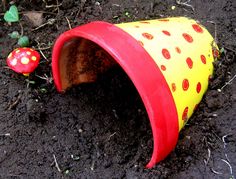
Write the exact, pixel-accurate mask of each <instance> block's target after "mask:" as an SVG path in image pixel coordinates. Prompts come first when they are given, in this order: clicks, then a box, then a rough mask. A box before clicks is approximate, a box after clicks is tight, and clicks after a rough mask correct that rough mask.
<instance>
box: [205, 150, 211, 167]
mask: <svg viewBox="0 0 236 179" xmlns="http://www.w3.org/2000/svg"><path fill="white" fill-rule="evenodd" d="M207 150H208V157H207V160H204V162H205V165H207V164H208V162H209V160H210V158H211V150H210V149H209V148H208V149H207Z"/></svg>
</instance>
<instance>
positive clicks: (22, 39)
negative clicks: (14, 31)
mask: <svg viewBox="0 0 236 179" xmlns="http://www.w3.org/2000/svg"><path fill="white" fill-rule="evenodd" d="M17 44H18V45H19V46H21V47H28V46H29V37H27V36H22V37H20V38H19V39H18V42H17Z"/></svg>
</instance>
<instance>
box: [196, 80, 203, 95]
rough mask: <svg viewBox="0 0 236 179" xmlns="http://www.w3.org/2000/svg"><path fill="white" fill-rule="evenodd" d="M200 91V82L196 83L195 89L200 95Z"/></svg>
mask: <svg viewBox="0 0 236 179" xmlns="http://www.w3.org/2000/svg"><path fill="white" fill-rule="evenodd" d="M201 89H202V85H201V83H200V82H198V83H197V88H196V90H197V93H200V92H201Z"/></svg>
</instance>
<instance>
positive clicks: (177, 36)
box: [52, 17, 218, 168]
mask: <svg viewBox="0 0 236 179" xmlns="http://www.w3.org/2000/svg"><path fill="white" fill-rule="evenodd" d="M212 52H213V53H212ZM217 56H218V47H217V45H216V44H215V42H214V39H213V38H212V36H211V35H210V33H209V32H208V31H207V30H206V29H205V28H204V27H203V26H201V25H200V24H198V23H197V22H196V21H194V20H192V19H189V18H185V17H175V18H165V19H159V20H149V21H140V22H131V23H123V24H117V25H113V24H110V23H107V22H92V23H89V24H86V25H83V26H80V27H76V28H74V29H71V30H69V31H67V32H64V33H63V34H61V36H60V37H59V38H58V39H57V41H56V43H55V45H54V49H53V55H52V70H53V77H54V82H55V85H56V88H57V90H58V91H60V92H63V91H65V90H66V89H68V88H70V87H71V86H72V85H77V84H80V83H85V82H93V81H95V80H96V77H97V75H98V74H99V73H103V72H104V71H106V70H107V69H108V68H110V67H112V66H113V65H120V66H121V68H123V70H124V71H125V72H126V73H127V75H128V76H129V77H130V79H131V80H132V82H133V83H134V85H135V87H136V88H137V90H138V92H139V94H140V96H141V98H142V100H143V103H144V105H145V107H146V110H147V113H148V116H149V119H150V123H151V127H152V133H153V140H154V147H153V154H152V158H151V160H150V162H149V163H148V164H147V166H146V167H147V168H151V167H153V166H154V165H155V164H156V163H157V162H159V161H161V160H163V159H164V158H165V157H166V156H167V155H168V154H169V153H170V152H171V151H172V150H173V148H174V147H175V145H176V142H177V139H178V134H179V131H180V130H181V129H182V128H183V126H184V124H185V123H186V122H187V120H188V119H189V117H190V116H191V115H192V113H193V111H194V109H195V108H196V106H197V105H198V104H199V102H200V101H201V99H202V96H203V94H204V93H205V92H206V90H207V86H208V79H209V77H210V76H211V75H212V73H213V64H212V63H213V62H214V59H215V58H216V57H217Z"/></svg>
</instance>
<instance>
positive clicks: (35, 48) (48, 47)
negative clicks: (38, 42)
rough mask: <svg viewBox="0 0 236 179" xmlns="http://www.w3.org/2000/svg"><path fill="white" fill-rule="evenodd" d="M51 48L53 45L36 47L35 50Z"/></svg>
mask: <svg viewBox="0 0 236 179" xmlns="http://www.w3.org/2000/svg"><path fill="white" fill-rule="evenodd" d="M50 48H52V46H48V47H40V48H35V50H48V49H50Z"/></svg>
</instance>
